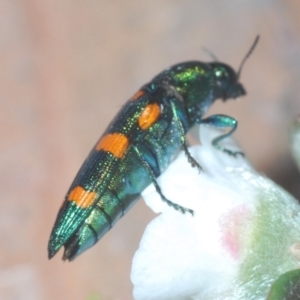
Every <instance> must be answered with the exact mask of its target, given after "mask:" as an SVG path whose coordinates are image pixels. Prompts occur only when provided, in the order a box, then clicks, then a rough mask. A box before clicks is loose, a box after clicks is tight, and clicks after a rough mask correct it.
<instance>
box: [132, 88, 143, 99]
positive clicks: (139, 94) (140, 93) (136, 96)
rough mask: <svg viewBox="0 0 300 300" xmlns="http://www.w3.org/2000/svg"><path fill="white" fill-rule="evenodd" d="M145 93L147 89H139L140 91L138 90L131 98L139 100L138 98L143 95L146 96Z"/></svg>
mask: <svg viewBox="0 0 300 300" xmlns="http://www.w3.org/2000/svg"><path fill="white" fill-rule="evenodd" d="M144 95H145V91H143V90H139V91H137V92H136V93H135V94H134V95H133V96H132V97H131V99H130V100H133V101H134V100H137V99H139V98H140V97H142V96H144Z"/></svg>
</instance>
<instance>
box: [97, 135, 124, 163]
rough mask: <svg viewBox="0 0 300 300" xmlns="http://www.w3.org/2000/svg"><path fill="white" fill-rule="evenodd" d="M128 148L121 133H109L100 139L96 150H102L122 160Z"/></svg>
mask: <svg viewBox="0 0 300 300" xmlns="http://www.w3.org/2000/svg"><path fill="white" fill-rule="evenodd" d="M128 146H129V140H128V138H127V136H126V135H124V134H122V133H109V134H107V135H105V136H104V137H102V138H101V140H100V141H99V143H98V144H97V145H96V150H98V151H99V150H104V151H108V152H110V153H112V154H113V155H114V156H115V157H117V158H122V157H123V156H124V154H125V152H126V150H127V148H128Z"/></svg>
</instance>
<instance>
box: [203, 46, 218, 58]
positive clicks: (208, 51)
mask: <svg viewBox="0 0 300 300" xmlns="http://www.w3.org/2000/svg"><path fill="white" fill-rule="evenodd" d="M202 50H203V51H204V52H205V53H206V54H208V56H210V57H211V58H212V59H213V60H214V61H219V59H218V58H217V56H216V55H215V54H214V53H213V52H212V51H211V50H209V49H208V48H206V47H202Z"/></svg>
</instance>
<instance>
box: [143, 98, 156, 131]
mask: <svg viewBox="0 0 300 300" xmlns="http://www.w3.org/2000/svg"><path fill="white" fill-rule="evenodd" d="M159 116H160V107H159V105H158V104H157V103H152V104H148V105H147V106H146V107H145V109H144V110H143V111H142V113H141V115H140V117H139V120H138V122H139V126H140V128H141V129H143V130H146V129H148V128H149V127H150V126H151V125H152V124H153V123H155V122H156V120H157V119H158V117H159Z"/></svg>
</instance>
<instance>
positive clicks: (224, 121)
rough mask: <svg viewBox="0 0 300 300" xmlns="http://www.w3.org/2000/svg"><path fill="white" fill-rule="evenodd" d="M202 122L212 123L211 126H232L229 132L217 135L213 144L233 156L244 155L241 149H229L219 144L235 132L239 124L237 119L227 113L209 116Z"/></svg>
mask: <svg viewBox="0 0 300 300" xmlns="http://www.w3.org/2000/svg"><path fill="white" fill-rule="evenodd" d="M200 124H208V125H211V126H214V127H217V128H225V127H228V128H230V130H229V131H228V132H227V133H224V134H222V135H220V136H218V137H216V138H215V139H213V141H212V144H213V146H214V147H216V148H217V149H219V150H221V151H223V152H225V153H227V154H229V155H231V156H234V157H236V156H237V155H242V156H244V153H243V152H241V151H233V150H230V149H227V148H225V147H224V146H222V145H220V144H219V143H220V142H221V141H222V140H224V139H226V138H227V137H229V136H231V135H232V134H233V133H234V132H235V130H236V129H237V124H238V121H237V120H236V119H234V118H231V117H229V116H226V115H213V116H210V117H208V118H205V119H202V120H201V122H200Z"/></svg>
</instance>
